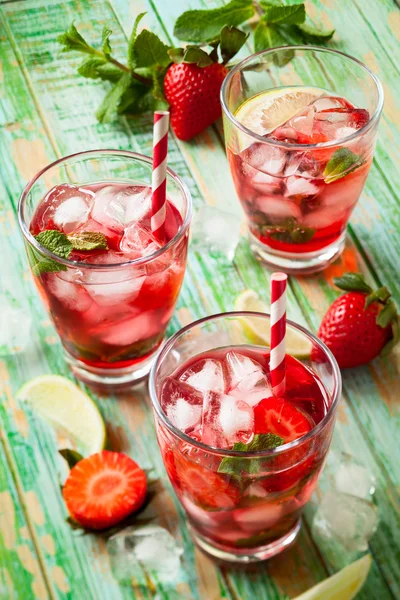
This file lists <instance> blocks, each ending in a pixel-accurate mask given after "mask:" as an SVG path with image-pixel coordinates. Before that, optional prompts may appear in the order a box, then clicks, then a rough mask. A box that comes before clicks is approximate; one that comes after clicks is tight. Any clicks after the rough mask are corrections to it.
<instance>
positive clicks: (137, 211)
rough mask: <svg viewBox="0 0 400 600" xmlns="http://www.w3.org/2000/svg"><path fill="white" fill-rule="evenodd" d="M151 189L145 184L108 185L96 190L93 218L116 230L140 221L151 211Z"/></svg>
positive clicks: (121, 229)
mask: <svg viewBox="0 0 400 600" xmlns="http://www.w3.org/2000/svg"><path fill="white" fill-rule="evenodd" d="M150 204H151V189H150V188H148V187H144V186H118V185H115V186H113V185H108V186H106V187H103V188H102V189H101V190H99V191H98V192H96V197H95V201H94V206H93V210H92V218H93V219H94V220H95V221H98V222H99V223H101V224H103V225H106V226H107V227H110V228H111V229H114V230H116V231H123V230H124V228H125V227H126V225H129V224H130V223H132V222H133V221H138V220H140V219H141V218H143V216H144V215H145V214H146V213H147V212H148V211H149V209H150Z"/></svg>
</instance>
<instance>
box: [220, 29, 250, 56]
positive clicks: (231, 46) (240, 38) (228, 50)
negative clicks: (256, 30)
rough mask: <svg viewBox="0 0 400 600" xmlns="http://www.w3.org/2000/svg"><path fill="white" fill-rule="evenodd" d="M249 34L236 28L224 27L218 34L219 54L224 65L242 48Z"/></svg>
mask: <svg viewBox="0 0 400 600" xmlns="http://www.w3.org/2000/svg"><path fill="white" fill-rule="evenodd" d="M248 37H249V34H248V33H247V34H246V33H244V31H241V30H240V29H237V28H236V27H232V26H229V25H225V27H223V28H222V29H221V34H220V52H221V56H222V62H223V63H224V65H225V64H226V63H227V62H228V61H230V59H231V58H232V57H233V56H235V54H237V53H238V52H239V50H240V48H241V47H242V46H243V44H244V43H245V41H246V40H247V38H248Z"/></svg>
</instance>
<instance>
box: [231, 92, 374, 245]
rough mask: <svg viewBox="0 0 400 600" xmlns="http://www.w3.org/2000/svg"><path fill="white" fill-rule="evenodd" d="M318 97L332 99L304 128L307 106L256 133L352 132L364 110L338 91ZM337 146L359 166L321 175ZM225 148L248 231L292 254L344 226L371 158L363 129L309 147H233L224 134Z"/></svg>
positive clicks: (291, 140)
mask: <svg viewBox="0 0 400 600" xmlns="http://www.w3.org/2000/svg"><path fill="white" fill-rule="evenodd" d="M321 92H322V90H321ZM317 102H318V101H317ZM323 102H324V103H325V104H324V106H327V104H326V103H329V102H331V103H332V104H336V105H337V106H336V107H334V108H332V109H331V110H328V111H327V110H323V111H319V112H318V111H316V112H315V114H313V116H312V117H311V118H312V119H313V126H312V130H311V129H307V128H308V125H307V128H306V126H305V125H304V122H303V121H301V118H302V115H303V116H304V115H307V114H309V113H307V111H309V110H310V109H309V107H307V108H306V109H305V111H304V113H302V114H300V120H299V116H297V117H296V118H293V119H291V120H289V121H288V122H287V123H285V124H284V125H282V126H280V127H278V128H277V129H276V130H275V131H273V132H272V133H270V134H267V135H265V136H264V137H265V138H266V139H268V138H269V139H271V140H275V141H283V142H286V143H288V144H296V143H297V144H318V143H323V142H328V141H333V140H335V139H338V138H339V139H340V137H346V136H348V135H351V134H353V133H356V132H357V131H358V130H359V129H361V128H362V127H363V126H364V125H365V124H366V123H367V122H368V120H369V115H368V112H367V111H366V110H364V109H356V108H355V107H354V106H353V105H352V104H351V103H350V102H349V101H348V100H346V99H344V98H339V97H333V98H332V99H331V98H329V97H327V96H326V97H324V99H323ZM310 106H311V105H310ZM307 118H308V117H307ZM328 119H330V120H328ZM296 120H297V124H296ZM289 125H290V126H289ZM296 127H298V129H296ZM305 130H306V131H307V133H304V131H305ZM343 147H345V148H346V149H347V150H348V151H350V152H351V153H353V155H356V156H359V157H360V161H359V166H357V168H356V169H355V170H351V169H349V171H348V172H345V174H344V176H343V177H341V178H340V179H337V180H336V181H331V182H330V183H328V182H327V181H326V177H325V174H324V171H325V169H326V167H327V164H328V162H329V161H330V159H331V158H332V156H333V155H334V153H335V152H336V151H338V150H339V149H340V148H343ZM227 152H228V160H229V164H230V168H231V172H232V176H233V180H234V183H235V187H236V191H237V194H238V196H239V199H240V201H241V203H242V206H243V209H244V211H245V212H246V215H247V217H248V223H249V228H250V231H251V233H252V234H253V235H254V236H255V237H256V238H258V240H259V241H260V242H261V243H263V244H265V245H266V246H268V247H270V248H271V249H272V250H274V251H275V252H288V253H294V254H298V253H304V252H314V251H318V250H321V249H322V248H325V247H327V246H329V245H330V244H333V243H334V242H335V241H336V240H337V239H338V238H339V237H340V236H341V235H342V233H343V232H344V231H345V229H346V225H347V223H348V221H349V218H350V215H351V213H352V211H353V209H354V206H355V204H356V203H357V200H358V198H359V196H360V194H361V191H362V189H363V187H364V184H365V180H366V178H367V175H368V171H369V168H370V166H371V162H372V152H373V142H371V136H368V135H365V136H363V137H360V138H358V139H356V140H351V141H349V142H347V143H346V144H343V146H341V145H336V146H333V147H332V148H318V147H317V148H310V149H309V150H307V149H304V148H303V149H302V150H292V149H291V148H290V146H288V147H286V149H284V148H282V147H278V146H272V145H271V144H263V143H261V142H254V143H253V144H251V145H248V146H247V147H246V148H244V149H242V150H241V151H239V152H238V150H237V148H234V147H233V146H232V148H230V147H229V142H228V148H227Z"/></svg>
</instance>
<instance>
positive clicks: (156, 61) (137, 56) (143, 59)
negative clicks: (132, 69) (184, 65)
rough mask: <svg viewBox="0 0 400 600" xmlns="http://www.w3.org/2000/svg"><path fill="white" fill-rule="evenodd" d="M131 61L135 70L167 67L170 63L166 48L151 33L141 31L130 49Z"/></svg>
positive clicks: (144, 30)
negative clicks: (154, 66)
mask: <svg viewBox="0 0 400 600" xmlns="http://www.w3.org/2000/svg"><path fill="white" fill-rule="evenodd" d="M132 52H133V57H134V58H133V60H134V63H135V66H136V67H137V68H140V67H152V66H153V65H160V66H162V67H167V66H168V65H169V63H170V62H171V59H170V57H169V55H168V46H166V45H165V44H163V42H162V41H161V40H160V38H159V37H158V36H156V34H155V33H153V32H152V31H148V30H147V29H143V31H141V32H140V33H139V35H138V36H137V38H136V39H135V42H134V44H133V48H132Z"/></svg>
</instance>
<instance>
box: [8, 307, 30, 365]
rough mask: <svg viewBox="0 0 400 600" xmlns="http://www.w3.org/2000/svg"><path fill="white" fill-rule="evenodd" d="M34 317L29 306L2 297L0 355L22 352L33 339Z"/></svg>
mask: <svg viewBox="0 0 400 600" xmlns="http://www.w3.org/2000/svg"><path fill="white" fill-rule="evenodd" d="M31 328H32V317H31V314H30V312H29V310H28V308H27V307H25V308H23V307H21V306H20V305H19V304H18V303H17V302H16V301H13V300H7V299H6V298H5V297H4V298H1V299H0V356H8V355H12V354H17V353H18V352H22V351H23V350H25V348H26V347H27V346H28V344H29V342H30V340H31V335H30V334H31Z"/></svg>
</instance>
